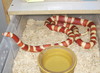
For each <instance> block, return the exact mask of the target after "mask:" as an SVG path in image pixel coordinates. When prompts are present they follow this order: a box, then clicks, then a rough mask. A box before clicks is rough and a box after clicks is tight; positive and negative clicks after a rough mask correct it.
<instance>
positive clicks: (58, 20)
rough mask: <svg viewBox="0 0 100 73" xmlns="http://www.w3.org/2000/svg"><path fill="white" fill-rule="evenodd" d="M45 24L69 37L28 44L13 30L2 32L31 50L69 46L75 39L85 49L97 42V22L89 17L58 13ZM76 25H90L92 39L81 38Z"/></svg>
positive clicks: (39, 50)
mask: <svg viewBox="0 0 100 73" xmlns="http://www.w3.org/2000/svg"><path fill="white" fill-rule="evenodd" d="M44 25H45V26H47V27H48V28H49V29H50V30H52V31H56V32H61V33H64V34H66V35H67V36H68V38H67V39H66V40H65V41H62V42H60V43H54V44H44V45H38V46H33V45H27V44H24V43H23V42H22V41H21V40H20V39H19V37H18V36H17V35H15V34H14V33H11V32H4V33H2V35H3V36H6V37H10V38H12V39H13V40H14V41H15V42H16V43H17V45H18V46H19V47H20V48H21V49H23V50H25V51H29V52H41V51H42V50H43V49H45V48H46V47H49V46H54V45H60V46H65V47H68V46H69V45H71V44H72V43H73V42H74V41H75V42H76V43H77V44H78V45H79V46H81V47H83V48H84V49H91V48H93V46H94V45H95V44H96V24H95V23H94V22H92V21H90V20H87V19H81V18H77V17H68V16H63V15H56V16H52V17H49V18H47V20H46V21H45V22H44ZM76 25H81V26H84V27H88V31H87V32H90V41H89V42H85V41H83V40H82V39H81V37H80V36H81V35H82V34H81V33H80V32H79V29H78V28H77V27H76Z"/></svg>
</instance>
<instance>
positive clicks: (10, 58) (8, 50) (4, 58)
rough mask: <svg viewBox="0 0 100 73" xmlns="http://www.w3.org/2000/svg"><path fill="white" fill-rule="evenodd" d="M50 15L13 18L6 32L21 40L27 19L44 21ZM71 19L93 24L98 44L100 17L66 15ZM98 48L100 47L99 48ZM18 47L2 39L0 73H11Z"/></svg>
mask: <svg viewBox="0 0 100 73" xmlns="http://www.w3.org/2000/svg"><path fill="white" fill-rule="evenodd" d="M50 16H52V15H34V16H14V17H13V18H12V21H11V23H10V24H9V26H8V28H7V30H6V31H9V32H12V33H15V34H16V35H17V36H18V37H20V38H21V36H22V33H23V31H24V29H25V26H26V24H27V19H29V18H33V19H35V20H46V19H47V18H48V17H50ZM68 16H70V17H71V16H72V17H80V18H84V19H88V20H92V21H93V22H95V24H96V26H97V36H98V41H99V44H100V15H85V14H84V15H68ZM99 48H100V46H99ZM18 49H19V47H18V46H17V44H16V43H15V42H14V41H13V40H12V39H11V38H8V37H3V39H2V42H1V44H0V73H12V67H13V63H14V59H15V57H16V55H17V52H18Z"/></svg>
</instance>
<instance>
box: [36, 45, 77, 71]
mask: <svg viewBox="0 0 100 73" xmlns="http://www.w3.org/2000/svg"><path fill="white" fill-rule="evenodd" d="M76 63H77V58H76V55H75V54H74V52H73V51H71V49H69V48H67V47H63V46H51V47H48V48H46V49H45V50H43V51H42V52H41V53H40V54H39V57H38V65H39V67H40V70H41V72H42V73H73V72H74V68H75V66H76Z"/></svg>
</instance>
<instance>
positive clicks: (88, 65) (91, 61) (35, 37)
mask: <svg viewBox="0 0 100 73" xmlns="http://www.w3.org/2000/svg"><path fill="white" fill-rule="evenodd" d="M43 24H44V21H34V20H33V19H29V20H28V21H27V25H26V28H25V30H24V32H23V36H22V38H21V40H22V41H23V42H24V43H26V44H28V45H43V44H49V43H56V42H61V41H64V40H66V39H67V35H65V34H63V33H59V32H55V31H51V30H49V29H48V28H47V27H46V26H44V25H43ZM77 27H79V30H80V32H81V33H83V32H85V31H86V28H85V27H83V26H77ZM81 38H82V39H83V40H84V41H89V33H88V34H87V35H85V36H82V37H81ZM69 48H70V49H72V50H73V51H74V52H75V54H76V56H77V60H78V61H77V65H76V68H75V72H74V73H100V56H99V48H98V43H97V44H96V45H95V46H94V47H93V49H89V50H85V49H83V48H82V47H79V46H78V45H77V44H76V43H75V42H74V43H73V44H72V45H70V46H69ZM38 54H39V53H30V52H26V51H23V50H21V49H19V51H18V54H17V56H16V58H15V60H14V65H13V69H12V70H13V73H40V70H39V67H38V64H37V57H38Z"/></svg>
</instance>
